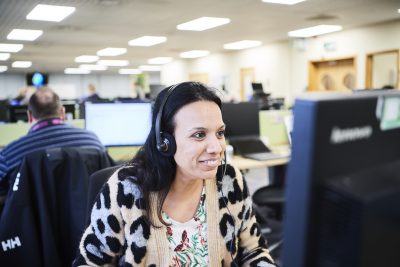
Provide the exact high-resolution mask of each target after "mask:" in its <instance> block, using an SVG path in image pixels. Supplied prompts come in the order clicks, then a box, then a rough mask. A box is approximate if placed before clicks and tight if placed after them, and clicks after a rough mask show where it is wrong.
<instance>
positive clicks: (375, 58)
mask: <svg viewBox="0 0 400 267" xmlns="http://www.w3.org/2000/svg"><path fill="white" fill-rule="evenodd" d="M399 75H400V50H389V51H380V52H375V53H371V54H368V55H367V69H366V78H365V87H366V88H368V89H371V88H374V89H378V88H384V87H386V88H388V87H390V88H400V78H399Z"/></svg>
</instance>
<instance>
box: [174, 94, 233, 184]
mask: <svg viewBox="0 0 400 267" xmlns="http://www.w3.org/2000/svg"><path fill="white" fill-rule="evenodd" d="M174 122H175V132H174V136H175V140H176V145H177V149H176V153H175V155H174V159H175V162H176V165H177V167H176V178H178V179H186V180H190V179H210V178H214V177H215V175H216V173H217V168H218V165H220V164H221V160H222V159H223V155H224V151H225V136H224V132H225V125H224V122H223V121H222V115H221V110H220V109H219V107H218V105H217V104H215V103H214V102H211V101H197V102H194V103H191V104H188V105H186V106H183V107H182V108H181V109H180V110H178V112H177V113H176V114H175V116H174Z"/></svg>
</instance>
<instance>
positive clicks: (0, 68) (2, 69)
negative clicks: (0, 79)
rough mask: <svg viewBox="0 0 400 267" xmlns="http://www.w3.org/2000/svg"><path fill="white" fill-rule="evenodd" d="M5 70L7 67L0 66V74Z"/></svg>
mask: <svg viewBox="0 0 400 267" xmlns="http://www.w3.org/2000/svg"><path fill="white" fill-rule="evenodd" d="M7 69H8V67H7V66H0V72H5V71H6V70H7Z"/></svg>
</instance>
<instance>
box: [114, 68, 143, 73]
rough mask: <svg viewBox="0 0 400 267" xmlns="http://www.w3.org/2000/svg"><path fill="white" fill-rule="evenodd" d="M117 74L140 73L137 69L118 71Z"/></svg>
mask: <svg viewBox="0 0 400 267" xmlns="http://www.w3.org/2000/svg"><path fill="white" fill-rule="evenodd" d="M118 73H119V74H140V73H142V71H141V70H139V69H120V70H119V71H118Z"/></svg>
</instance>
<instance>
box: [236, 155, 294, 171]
mask: <svg viewBox="0 0 400 267" xmlns="http://www.w3.org/2000/svg"><path fill="white" fill-rule="evenodd" d="M289 159H290V158H281V159H269V160H254V159H247V158H243V157H241V156H234V157H233V160H232V165H234V166H236V167H237V168H239V169H240V170H245V169H253V168H264V167H274V166H279V165H284V164H287V163H288V162H289Z"/></svg>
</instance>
